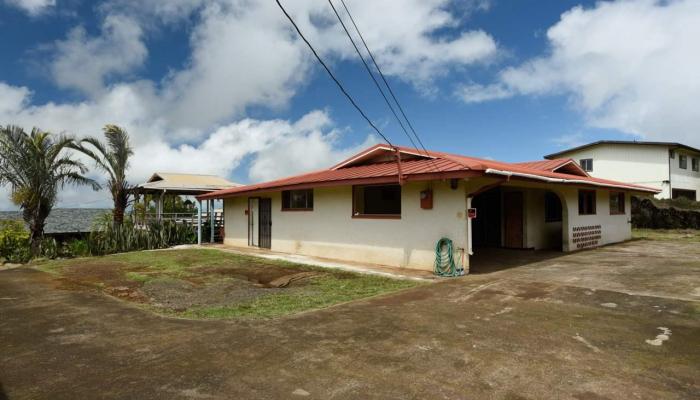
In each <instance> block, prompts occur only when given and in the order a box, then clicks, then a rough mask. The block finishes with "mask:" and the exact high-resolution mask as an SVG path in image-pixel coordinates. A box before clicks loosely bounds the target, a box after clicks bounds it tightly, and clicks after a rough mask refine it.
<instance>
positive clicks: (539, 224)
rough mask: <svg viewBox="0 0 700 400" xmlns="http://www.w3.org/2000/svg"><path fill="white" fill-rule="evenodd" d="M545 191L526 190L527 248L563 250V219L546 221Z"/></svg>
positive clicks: (525, 228)
mask: <svg viewBox="0 0 700 400" xmlns="http://www.w3.org/2000/svg"><path fill="white" fill-rule="evenodd" d="M545 193H547V191H546V190H542V189H527V190H526V191H525V227H524V230H525V240H524V242H525V248H528V249H536V250H541V249H558V250H561V244H562V221H559V222H546V221H545V207H544V203H545ZM560 202H561V200H560ZM562 208H563V204H562ZM562 211H563V210H562ZM562 213H563V212H562ZM562 220H563V216H562Z"/></svg>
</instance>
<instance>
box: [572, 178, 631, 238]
mask: <svg viewBox="0 0 700 400" xmlns="http://www.w3.org/2000/svg"><path fill="white" fill-rule="evenodd" d="M587 189H589V188H587ZM559 193H560V195H561V196H563V197H564V199H565V201H566V207H567V210H566V213H567V215H568V219H567V221H566V222H565V224H564V226H565V234H564V244H563V247H564V251H575V250H580V248H578V247H577V244H576V243H575V241H574V239H575V234H576V233H577V231H576V228H583V227H592V226H600V236H601V237H600V238H599V239H598V240H597V244H596V245H595V246H602V245H606V244H610V243H617V242H623V241H625V240H630V239H631V238H632V223H631V220H632V217H631V211H630V210H631V207H632V206H631V204H630V194H629V193H625V213H624V214H619V215H611V214H610V193H611V191H610V190H607V189H596V201H597V202H596V213H595V214H594V215H579V212H578V188H575V187H566V188H563V189H561V190H559ZM595 246H592V247H595ZM587 247H589V246H586V247H584V248H587Z"/></svg>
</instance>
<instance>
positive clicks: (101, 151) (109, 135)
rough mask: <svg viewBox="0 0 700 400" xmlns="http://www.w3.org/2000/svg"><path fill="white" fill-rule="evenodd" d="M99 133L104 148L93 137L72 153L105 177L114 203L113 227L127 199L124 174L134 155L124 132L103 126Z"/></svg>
mask: <svg viewBox="0 0 700 400" xmlns="http://www.w3.org/2000/svg"><path fill="white" fill-rule="evenodd" d="M103 131H104V135H105V138H106V139H107V144H106V145H105V144H103V143H102V142H100V141H99V140H98V139H96V138H94V137H88V138H85V139H83V140H81V141H80V144H79V145H78V146H77V147H76V149H77V150H79V151H80V152H82V153H84V154H85V155H87V156H88V157H90V158H92V159H93V160H94V161H95V163H96V164H97V167H98V168H99V169H101V170H103V171H104V172H106V173H107V175H109V179H108V180H107V185H108V186H109V192H110V194H111V195H112V201H113V202H114V209H113V210H112V220H113V222H114V224H115V225H121V224H122V222H124V212H125V210H126V208H127V206H128V205H129V197H130V196H131V193H130V191H129V190H130V187H129V182H127V180H126V171H127V169H129V157H131V156H132V155H133V154H134V151H133V149H132V148H131V145H130V144H129V134H128V133H127V132H126V131H125V130H124V129H122V128H120V127H118V126H116V125H105V127H104V129H103ZM86 145H89V146H86Z"/></svg>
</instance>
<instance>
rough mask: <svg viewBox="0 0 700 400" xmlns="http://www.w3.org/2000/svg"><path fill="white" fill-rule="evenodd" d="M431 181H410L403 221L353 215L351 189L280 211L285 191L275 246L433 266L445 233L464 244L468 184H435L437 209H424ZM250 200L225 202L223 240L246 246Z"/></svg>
mask: <svg viewBox="0 0 700 400" xmlns="http://www.w3.org/2000/svg"><path fill="white" fill-rule="evenodd" d="M428 186H429V183H428V182H425V183H407V184H406V185H404V186H403V188H402V193H401V198H402V200H401V201H402V202H401V218H400V219H365V218H352V215H351V214H352V187H351V186H343V187H335V188H319V189H314V209H313V211H281V193H279V192H275V193H269V194H266V195H261V196H264V197H270V198H271V199H272V250H274V251H280V252H288V253H298V254H304V255H310V256H316V257H328V258H334V259H339V260H347V261H358V262H367V263H373V264H382V265H389V266H395V267H407V268H417V269H426V270H432V268H433V262H434V260H435V250H434V249H435V243H436V242H437V240H438V239H440V238H441V237H443V236H445V237H448V238H450V239H452V241H453V242H454V244H455V246H457V247H460V248H466V245H467V222H466V215H465V214H466V198H465V185H464V182H460V184H459V187H458V188H457V189H455V190H453V189H451V188H450V187H449V183H448V182H442V181H436V182H432V187H433V197H434V201H433V209H432V210H423V209H421V208H420V191H422V190H424V189H426V188H428ZM246 207H247V198H232V199H227V200H226V202H225V210H226V211H225V213H226V214H225V215H226V235H225V243H226V244H228V245H233V246H247V245H248V226H247V216H246V215H245V210H246Z"/></svg>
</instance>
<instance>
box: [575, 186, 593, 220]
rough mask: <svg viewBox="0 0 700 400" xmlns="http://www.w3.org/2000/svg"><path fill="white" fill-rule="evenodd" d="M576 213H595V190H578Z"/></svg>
mask: <svg viewBox="0 0 700 400" xmlns="http://www.w3.org/2000/svg"><path fill="white" fill-rule="evenodd" d="M578 213H579V215H594V214H595V190H583V189H581V190H579V191H578Z"/></svg>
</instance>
